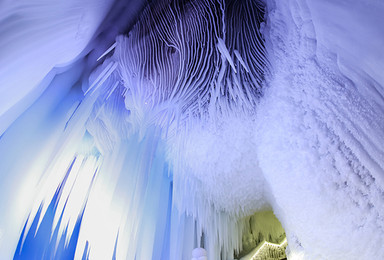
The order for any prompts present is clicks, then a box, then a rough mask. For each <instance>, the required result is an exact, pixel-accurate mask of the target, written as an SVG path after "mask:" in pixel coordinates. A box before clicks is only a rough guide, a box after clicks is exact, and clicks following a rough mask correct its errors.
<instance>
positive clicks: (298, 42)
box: [257, 1, 384, 259]
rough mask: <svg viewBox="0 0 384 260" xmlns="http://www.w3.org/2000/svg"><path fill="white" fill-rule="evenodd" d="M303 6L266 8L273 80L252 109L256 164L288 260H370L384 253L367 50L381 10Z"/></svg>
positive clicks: (374, 97) (379, 158)
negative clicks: (267, 187) (282, 231)
mask: <svg viewBox="0 0 384 260" xmlns="http://www.w3.org/2000/svg"><path fill="white" fill-rule="evenodd" d="M308 2H309V3H308V5H307V4H306V3H305V1H287V2H284V3H283V2H278V3H277V2H276V3H275V4H274V5H269V6H270V11H269V16H268V19H269V20H268V21H269V26H270V28H268V29H267V31H268V33H267V38H268V41H267V42H268V44H267V48H270V53H273V55H271V56H270V62H271V64H272V67H273V76H272V77H271V78H270V80H267V82H268V90H266V91H265V96H264V98H263V99H262V102H261V104H260V106H259V109H258V120H257V122H258V124H259V126H258V127H257V133H258V138H259V141H258V144H257V155H258V158H259V165H260V168H261V170H262V172H263V174H264V177H265V179H266V182H267V183H268V184H269V185H270V188H271V193H272V194H273V196H274V200H275V202H274V205H273V208H274V211H275V213H276V214H277V216H278V218H279V219H280V220H281V221H282V224H283V227H284V228H285V230H286V232H287V236H288V247H289V249H290V252H291V257H292V258H294V256H299V255H300V256H301V257H304V258H305V259H315V258H316V259H351V258H359V259H373V258H377V257H378V256H383V255H384V251H383V248H382V246H381V245H382V243H383V237H384V236H383V232H384V230H383V228H384V226H383V225H384V222H383V221H384V216H383V206H384V205H383V202H384V201H383V199H384V197H383V191H384V186H383V185H384V183H383V176H384V175H383V173H384V170H383V169H384V168H383V166H384V160H383V159H384V157H383V156H384V146H383V143H382V140H383V138H384V123H383V122H384V120H383V108H384V100H383V95H382V93H383V90H384V89H383V81H382V80H381V78H380V77H381V76H379V74H378V73H377V70H380V68H383V66H384V60H383V59H382V58H380V55H381V54H380V51H379V49H377V48H375V46H377V44H378V43H380V42H382V41H383V34H382V33H379V32H380V31H382V30H383V27H382V18H381V16H380V15H375V14H376V12H380V11H378V10H381V11H382V10H383V9H382V4H381V3H379V2H376V4H374V3H371V4H368V3H365V2H364V4H363V2H362V1H361V2H355V1H354V2H352V1H343V2H342V3H330V2H329V1H325V2H322V3H315V1H308ZM371 10H374V11H371ZM328 11H329V12H328ZM355 14H358V15H357V16H355ZM312 17H313V18H312ZM360 17H364V18H363V19H359V18H360ZM377 21H381V22H377ZM359 23H361V24H359ZM357 24H358V26H354V25H357ZM364 36H366V37H364ZM317 40H318V41H317ZM362 56H364V59H361V57H362ZM373 57H375V58H374V62H370V61H369V59H372V58H373Z"/></svg>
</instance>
